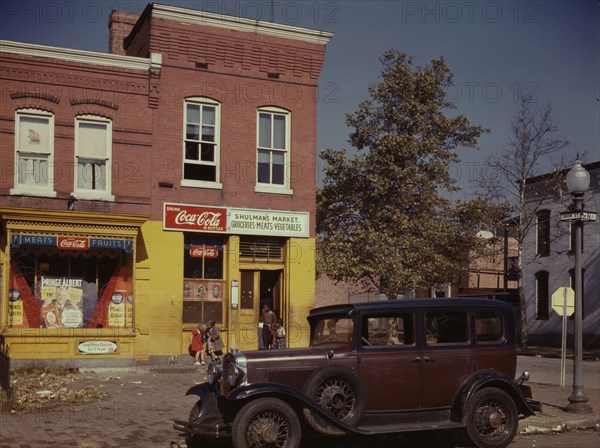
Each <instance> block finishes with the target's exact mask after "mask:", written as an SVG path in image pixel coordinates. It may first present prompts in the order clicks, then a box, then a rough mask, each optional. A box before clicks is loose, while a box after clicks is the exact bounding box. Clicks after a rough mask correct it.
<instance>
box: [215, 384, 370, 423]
mask: <svg viewBox="0 0 600 448" xmlns="http://www.w3.org/2000/svg"><path fill="white" fill-rule="evenodd" d="M264 397H276V398H279V399H281V400H284V401H285V402H286V403H288V404H289V405H291V406H292V408H293V409H294V411H295V412H296V415H298V418H300V419H303V415H302V412H301V410H302V409H304V408H308V409H310V410H311V411H313V412H314V413H316V414H318V415H319V416H320V417H322V418H323V419H324V420H326V421H327V422H328V423H330V424H331V425H333V426H335V427H336V428H338V429H340V430H341V431H344V432H346V433H352V434H371V432H370V431H362V430H359V429H357V428H356V427H354V426H350V425H347V424H346V423H344V422H342V421H341V420H339V419H338V418H336V417H334V416H333V415H331V414H330V413H328V412H327V411H325V410H324V409H323V408H321V407H320V406H319V405H318V404H317V403H316V402H315V401H314V400H312V399H311V398H310V397H308V396H307V395H305V394H304V393H302V392H300V391H298V390H297V389H294V388H292V387H290V386H287V385H285V384H279V383H254V384H248V385H245V386H240V387H238V388H236V389H234V390H232V391H231V392H230V393H229V395H227V398H226V399H224V400H222V402H221V405H222V408H223V410H224V411H225V409H227V411H228V417H229V418H228V419H232V418H234V416H235V414H237V412H238V411H239V410H240V409H241V408H242V407H243V406H244V405H245V404H246V403H247V402H248V401H251V400H256V399H258V398H264ZM224 413H225V412H224Z"/></svg>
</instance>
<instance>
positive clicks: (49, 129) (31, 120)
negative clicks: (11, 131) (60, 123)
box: [11, 109, 56, 196]
mask: <svg viewBox="0 0 600 448" xmlns="http://www.w3.org/2000/svg"><path fill="white" fill-rule="evenodd" d="M53 160H54V115H53V114H51V113H49V112H45V111H41V110H37V109H21V110H18V111H17V112H16V115H15V163H16V176H15V188H14V189H12V190H11V193H13V194H22V193H26V194H35V195H39V196H55V195H56V194H55V192H54V172H53V170H54V167H53V165H54V164H53Z"/></svg>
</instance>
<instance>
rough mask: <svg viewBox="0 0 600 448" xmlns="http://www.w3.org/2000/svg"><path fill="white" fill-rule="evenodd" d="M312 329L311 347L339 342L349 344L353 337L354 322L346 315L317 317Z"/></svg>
mask: <svg viewBox="0 0 600 448" xmlns="http://www.w3.org/2000/svg"><path fill="white" fill-rule="evenodd" d="M313 329H314V334H313V337H312V346H313V347H316V346H321V345H329V344H336V345H337V344H340V343H341V344H351V343H352V338H353V337H354V322H353V321H352V319H349V318H347V317H329V318H323V319H319V320H317V321H316V324H315V326H314V327H313Z"/></svg>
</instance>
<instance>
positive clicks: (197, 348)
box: [190, 324, 206, 366]
mask: <svg viewBox="0 0 600 448" xmlns="http://www.w3.org/2000/svg"><path fill="white" fill-rule="evenodd" d="M202 326H203V324H198V328H196V329H195V330H194V331H192V334H191V335H190V346H191V351H192V353H194V358H195V359H196V362H195V364H196V365H197V366H199V365H201V364H206V363H205V362H204V351H203V347H202V334H203V332H202ZM200 361H202V362H200Z"/></svg>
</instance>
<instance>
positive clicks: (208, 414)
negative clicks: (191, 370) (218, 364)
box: [185, 383, 221, 419]
mask: <svg viewBox="0 0 600 448" xmlns="http://www.w3.org/2000/svg"><path fill="white" fill-rule="evenodd" d="M185 395H186V396H188V395H197V396H198V397H199V398H200V400H199V402H200V413H199V415H198V418H200V419H206V418H213V417H220V416H221V411H220V409H219V401H218V398H217V394H216V392H215V388H214V386H213V385H212V384H209V383H201V384H196V385H195V386H192V387H190V388H189V389H188V390H187V392H186V393H185Z"/></svg>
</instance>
